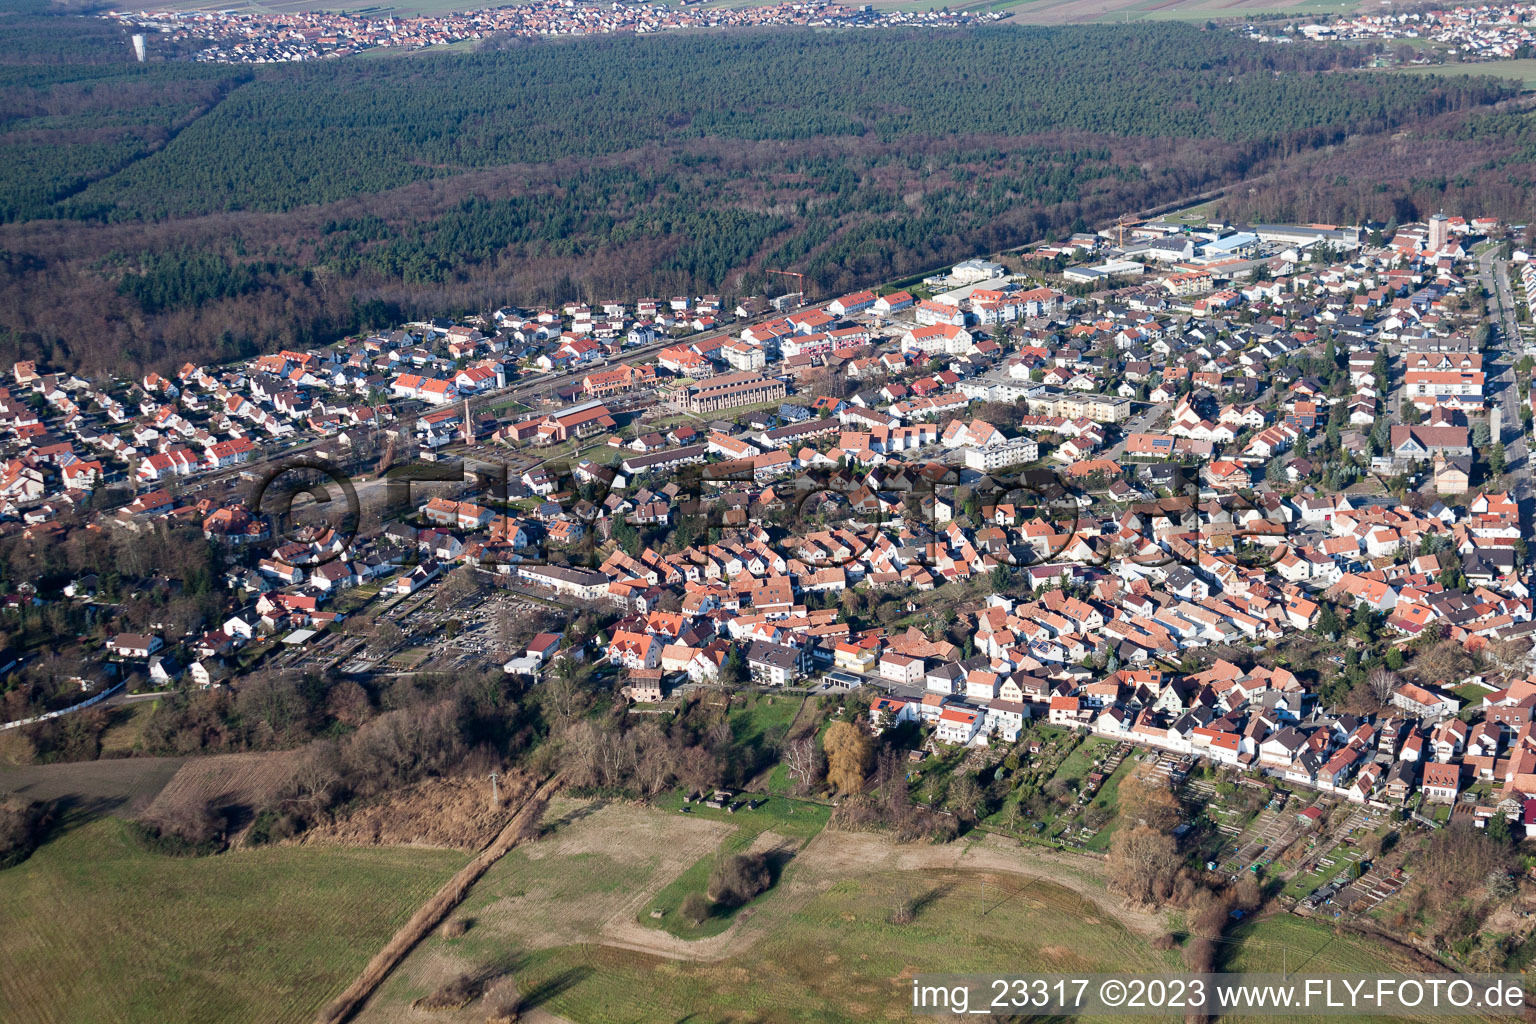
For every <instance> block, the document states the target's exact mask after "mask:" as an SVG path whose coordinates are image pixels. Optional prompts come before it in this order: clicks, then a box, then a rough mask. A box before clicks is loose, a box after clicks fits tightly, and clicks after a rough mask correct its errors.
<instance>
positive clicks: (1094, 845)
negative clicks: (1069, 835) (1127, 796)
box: [1083, 757, 1137, 853]
mask: <svg viewBox="0 0 1536 1024" xmlns="http://www.w3.org/2000/svg"><path fill="white" fill-rule="evenodd" d="M1136 765H1137V761H1136V759H1135V758H1134V757H1127V758H1126V759H1125V760H1124V761H1121V762H1120V767H1118V768H1116V769H1115V770H1114V772H1113V773H1112V774H1111V775H1110V776H1109V778H1107V779H1105V780H1104V784H1103V785H1102V786H1100V787H1099V791H1098V792H1097V793H1095V794H1094V797H1093V799H1092V800H1090V801H1089V802H1088V806H1090V807H1103V808H1105V809H1106V810H1108V811H1109V813H1110V814H1111V815H1114V814H1116V812H1118V810H1119V808H1120V783H1122V782H1124V781H1125V778H1126V776H1127V775H1129V774H1131V772H1132V771H1134V770H1135V768H1136ZM1118 822H1119V819H1118V818H1117V817H1111V818H1110V819H1109V822H1108V823H1107V824H1106V825H1105V826H1104V827H1103V828H1101V829H1099V830H1098V831H1097V832H1095V833H1094V834H1093V837H1092V838H1090V839H1089V840H1088V841H1087V842H1085V843H1083V847H1084V848H1085V849H1088V850H1094V851H1096V852H1098V853H1107V852H1108V851H1109V841H1110V839H1111V838H1112V837H1113V836H1114V834H1115V825H1116V824H1118Z"/></svg>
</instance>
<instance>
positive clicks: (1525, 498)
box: [1478, 248, 1536, 511]
mask: <svg viewBox="0 0 1536 1024" xmlns="http://www.w3.org/2000/svg"><path fill="white" fill-rule="evenodd" d="M1498 251H1499V250H1498V248H1492V249H1489V250H1488V251H1487V252H1485V253H1483V255H1482V256H1480V257H1479V258H1478V277H1479V279H1480V280H1481V281H1482V284H1483V287H1484V288H1485V289H1487V291H1488V296H1489V297H1488V312H1489V327H1490V329H1491V330H1492V332H1493V333H1492V344H1491V346H1490V348H1489V351H1488V356H1489V365H1487V366H1486V367H1485V370H1486V372H1487V378H1486V379H1487V382H1488V383H1487V391H1488V397H1489V400H1490V401H1492V402H1496V403H1497V404H1498V405H1499V407H1500V409H1501V410H1502V413H1501V414H1502V417H1503V422H1502V424H1501V429H1500V434H1501V436H1500V437H1499V438H1498V440H1501V441H1503V442H1504V457H1505V463H1506V465H1507V467H1508V468H1507V470H1506V477H1505V479H1506V481H1507V482H1508V484H1509V489H1510V491H1511V492H1512V493H1513V495H1514V497H1515V499H1516V500H1517V501H1519V502H1520V503H1521V504H1522V506H1525V505H1526V504H1527V503H1528V502H1530V500H1531V499H1532V497H1533V495H1536V489H1533V486H1532V480H1531V460H1530V448H1529V444H1528V440H1529V438H1528V435H1527V433H1526V430H1525V427H1524V424H1522V422H1521V420H1520V388H1519V385H1518V384H1517V382H1516V380H1515V366H1514V364H1515V362H1516V360H1518V359H1519V358H1520V355H1521V349H1522V348H1523V345H1524V342H1523V339H1522V337H1521V335H1520V324H1519V322H1518V321H1517V320H1516V318H1515V292H1514V288H1513V287H1512V285H1511V284H1510V280H1509V262H1508V261H1507V260H1501V259H1498V258H1497V254H1498ZM1526 511H1530V510H1529V509H1526Z"/></svg>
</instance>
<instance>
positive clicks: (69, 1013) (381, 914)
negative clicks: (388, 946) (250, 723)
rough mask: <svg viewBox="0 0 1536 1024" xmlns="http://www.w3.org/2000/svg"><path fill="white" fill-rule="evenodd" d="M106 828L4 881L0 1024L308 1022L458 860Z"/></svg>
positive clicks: (96, 824) (53, 845)
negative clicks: (226, 844)
mask: <svg viewBox="0 0 1536 1024" xmlns="http://www.w3.org/2000/svg"><path fill="white" fill-rule="evenodd" d="M127 829H128V826H127V824H126V823H125V822H123V821H121V820H119V819H117V818H110V817H108V818H101V819H98V820H95V821H93V822H90V823H88V824H85V825H83V826H81V827H79V828H75V829H72V830H69V831H66V832H64V833H63V834H61V835H59V836H57V837H56V838H54V839H52V840H51V841H49V842H46V843H45V844H44V845H43V846H41V847H40V848H39V849H38V850H37V851H36V852H34V853H33V855H32V856H31V857H30V858H29V859H28V860H26V861H23V862H22V863H21V864H19V865H17V866H15V867H12V868H9V869H7V870H6V871H5V872H4V875H3V878H0V962H4V964H5V965H6V969H5V970H4V971H3V972H0V1020H6V1021H18V1022H20V1021H26V1022H29V1024H54V1022H57V1024H68V1022H81V1024H95V1022H99V1021H117V1022H124V1024H126V1022H144V1024H178V1022H186V1024H214V1022H221V1021H228V1022H242V1024H243V1022H248V1021H253V1020H261V1021H274V1022H275V1021H292V1022H299V1021H307V1020H310V1019H312V1018H313V1016H314V1014H315V1012H316V1011H317V1010H318V1008H319V1007H320V1006H322V1005H323V1004H324V1003H325V1002H326V1000H328V999H330V998H331V997H332V996H334V995H335V993H336V992H338V991H340V990H341V989H342V988H343V987H344V986H345V985H346V984H347V983H348V982H349V981H350V980H351V979H352V977H353V976H354V975H355V974H356V973H357V972H358V971H359V970H361V969H362V967H363V965H364V964H365V963H366V962H367V961H368V958H369V957H370V956H372V955H373V953H374V951H376V950H377V949H378V948H379V947H380V946H382V945H383V944H384V942H385V941H386V940H387V939H388V938H389V936H390V935H391V934H392V933H393V931H394V930H395V928H397V927H398V926H399V925H400V924H401V923H402V922H403V921H404V920H405V919H406V918H407V917H409V916H410V914H411V912H412V911H413V910H415V908H416V907H417V906H418V905H419V904H420V903H422V902H423V901H424V900H425V899H426V898H427V897H428V896H429V895H431V893H432V892H433V891H434V890H435V889H436V888H437V886H438V885H440V884H441V883H442V882H443V880H444V879H446V878H447V877H448V876H450V875H451V874H452V873H453V872H454V871H455V870H457V869H458V868H459V867H461V866H462V865H463V864H464V862H465V861H466V860H467V859H468V856H467V854H463V853H459V852H455V851H450V850H429V849H419V848H409V849H406V848H397V849H356V848H344V847H334V846H314V847H267V848H261V849H255V850H246V851H238V852H232V853H227V854H224V855H221V856H218V857H206V858H188V859H174V858H167V857H163V856H160V855H157V854H153V853H149V852H147V851H145V850H144V849H143V848H141V847H140V846H139V845H138V844H137V843H136V842H135V841H134V840H133V839H132V838H130V836H129V835H128V833H127Z"/></svg>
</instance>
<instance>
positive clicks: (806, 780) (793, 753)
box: [784, 736, 822, 793]
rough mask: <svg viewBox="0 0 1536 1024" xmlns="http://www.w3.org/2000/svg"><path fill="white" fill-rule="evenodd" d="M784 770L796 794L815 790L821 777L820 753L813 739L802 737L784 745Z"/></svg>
mask: <svg viewBox="0 0 1536 1024" xmlns="http://www.w3.org/2000/svg"><path fill="white" fill-rule="evenodd" d="M784 768H785V770H786V771H787V772H789V777H790V778H791V779H793V780H794V782H795V791H796V792H797V793H808V792H810V791H811V790H812V789H813V788H815V786H816V784H817V783H818V782H820V781H821V777H822V759H821V752H820V751H819V750H817V749H816V740H815V738H814V737H811V736H802V737H801V738H800V739H798V740H791V741H790V742H789V743H787V744H785V746H784Z"/></svg>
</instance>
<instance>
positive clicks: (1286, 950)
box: [1220, 914, 1399, 974]
mask: <svg viewBox="0 0 1536 1024" xmlns="http://www.w3.org/2000/svg"><path fill="white" fill-rule="evenodd" d="M1228 938H1229V939H1231V940H1232V941H1231V943H1230V946H1229V952H1228V955H1227V958H1226V962H1225V963H1224V964H1222V965H1221V967H1220V970H1224V971H1276V972H1278V971H1280V970H1282V969H1283V970H1287V971H1301V972H1304V973H1307V974H1328V973H1346V972H1347V973H1358V974H1378V973H1391V972H1393V971H1394V969H1396V968H1398V965H1399V958H1398V957H1396V956H1395V955H1394V954H1393V953H1392V951H1391V950H1390V949H1389V948H1387V947H1386V946H1384V945H1380V944H1378V943H1375V942H1372V941H1370V940H1368V939H1364V938H1359V937H1356V936H1353V935H1335V934H1334V932H1333V928H1332V926H1330V925H1327V924H1324V923H1323V922H1321V921H1313V920H1308V919H1306V918H1301V917H1297V916H1295V915H1294V914H1273V915H1271V916H1269V917H1264V918H1260V919H1257V920H1250V921H1247V922H1245V923H1243V924H1240V925H1238V926H1236V927H1235V928H1233V929H1232V930H1231V931H1230V932H1228Z"/></svg>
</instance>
